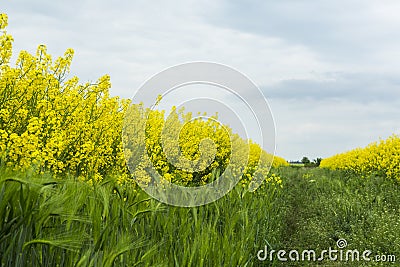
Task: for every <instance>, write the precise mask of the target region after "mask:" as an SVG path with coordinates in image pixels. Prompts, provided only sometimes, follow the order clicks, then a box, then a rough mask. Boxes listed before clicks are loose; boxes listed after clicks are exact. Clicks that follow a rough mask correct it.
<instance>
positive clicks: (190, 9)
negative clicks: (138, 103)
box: [2, 0, 400, 159]
mask: <svg viewBox="0 0 400 267" xmlns="http://www.w3.org/2000/svg"><path fill="white" fill-rule="evenodd" d="M232 3H235V4H232ZM346 3H347V4H346V5H343V3H339V2H332V1H331V2H328V1H323V2H318V3H316V2H315V1H301V2H300V1H279V2H261V1H250V2H246V3H238V2H230V1H229V2H228V1H201V2H199V1H194V0H190V1H127V0H118V1H99V0H83V1H78V0H73V1H68V2H65V1H64V2H61V1H57V2H56V1H50V0H40V1H34V2H29V1H27V0H25V1H24V0H15V1H7V2H5V3H2V6H3V12H6V13H8V15H9V22H10V25H9V29H8V30H9V32H10V33H11V34H13V36H14V38H15V48H16V50H21V49H27V50H28V51H30V52H34V51H35V49H36V47H37V45H39V44H42V43H44V44H46V45H47V46H48V49H49V52H50V53H51V54H52V55H53V56H57V55H62V54H63V52H64V51H65V49H66V48H69V47H72V48H74V49H75V51H76V54H75V58H74V62H73V66H72V73H73V74H76V75H77V76H78V77H80V78H81V80H83V81H87V80H96V79H97V78H98V77H100V76H101V75H103V74H106V73H108V74H110V75H111V79H112V83H113V88H112V90H111V91H112V93H113V94H114V95H120V96H122V97H131V96H132V94H133V93H134V91H135V90H136V89H137V88H138V87H139V86H140V85H141V84H142V83H143V82H144V81H145V80H146V79H148V78H150V77H151V76H153V75H154V74H156V73H157V72H159V71H161V70H163V69H165V68H167V67H169V66H172V65H176V64H178V63H183V62H188V61H197V60H201V61H213V62H219V63H223V64H227V65H230V66H232V67H234V68H236V69H238V70H240V71H242V72H243V73H244V74H246V75H248V76H249V77H250V78H251V79H252V80H254V82H255V83H256V84H259V85H260V86H261V87H263V88H264V89H265V88H266V90H267V91H265V93H266V95H267V96H268V93H271V95H272V96H273V97H274V98H272V99H270V103H271V107H272V111H273V113H274V115H275V118H276V123H277V126H278V132H277V133H278V136H277V138H278V139H277V140H278V144H277V146H278V153H279V154H281V155H283V156H286V157H288V158H289V159H297V158H301V157H302V156H303V155H306V156H310V157H317V156H327V155H329V154H332V153H336V152H340V151H341V150H343V149H349V148H351V147H354V146H358V145H365V144H366V143H367V141H372V140H374V139H376V138H378V137H379V136H382V137H385V136H387V135H389V134H390V133H391V132H393V131H395V130H398V126H397V125H398V124H397V123H396V118H398V116H399V114H400V112H399V109H398V108H397V107H398V106H399V105H398V104H399V103H398V101H395V99H390V101H389V100H388V98H385V97H380V96H382V95H383V96H389V98H390V96H393V97H392V98H396V97H397V96H398V94H395V92H396V90H397V91H398V86H399V82H397V81H396V80H395V79H393V77H398V75H399V74H400V73H399V70H400V52H399V49H398V47H400V38H399V35H398V28H399V25H400V17H399V16H398V14H397V11H398V10H399V7H400V4H399V3H398V1H394V0H393V1H388V0H385V1H380V2H376V1H362V2H361V1H348V2H346ZM335 73H336V74H339V75H336V74H335ZM343 77H344V78H343ZM371 77H377V78H379V79H380V80H379V82H374V81H372V82H371ZM341 78H343V79H344V80H340V79H341ZM287 80H292V81H306V83H296V82H294V83H291V85H290V86H292V87H293V86H299V89H297V88H295V90H293V88H291V89H292V91H290V92H291V93H289V95H288V93H286V95H285V94H280V96H279V94H277V92H276V91H275V92H274V91H273V89H274V86H275V87H277V88H278V89H286V90H287V89H288V85H287V84H285V82H284V81H287ZM327 84H328V85H329V88H330V89H329V90H326V88H324V85H327ZM309 86H310V87H309ZM362 87H365V88H367V89H364V88H362ZM332 90H334V91H333V92H334V93H332ZM349 90H350V91H349ZM296 92H300V94H296ZM336 93H338V96H339V97H340V98H342V99H341V100H340V99H336V100H335V101H336V102H335V101H333V100H332V99H328V100H327V98H331V97H332V96H334V95H335V94H336ZM290 94H291V95H290ZM313 94H314V95H317V97H313V98H311V99H309V98H307V97H303V96H304V95H313ZM357 94H358V95H360V99H362V100H360V99H357ZM367 94H369V95H367ZM374 96H376V97H375V99H377V101H369V102H371V103H369V104H368V105H363V104H360V101H363V100H364V99H374ZM296 99H297V101H296ZM329 101H330V102H329ZM332 101H333V102H332ZM372 125H374V126H376V127H372ZM396 127H397V128H396Z"/></svg>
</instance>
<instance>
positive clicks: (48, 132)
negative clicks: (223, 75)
mask: <svg viewBox="0 0 400 267" xmlns="http://www.w3.org/2000/svg"><path fill="white" fill-rule="evenodd" d="M6 26H7V16H6V15H4V14H1V15H0V27H1V28H0V29H1V30H2V32H3V34H2V36H1V37H0V42H1V52H0V163H1V164H2V165H4V164H5V165H7V166H10V167H13V168H15V169H26V168H31V167H32V166H35V167H36V168H37V170H38V171H45V170H50V171H52V172H53V173H56V174H59V175H64V174H71V175H74V176H76V177H78V179H79V180H86V181H89V182H91V183H93V182H97V181H100V180H102V178H103V177H104V176H105V175H108V174H113V173H114V174H118V175H120V177H121V181H126V180H128V179H130V178H131V174H129V172H128V170H127V164H126V161H128V163H129V164H130V166H132V165H133V166H135V170H134V172H133V173H132V175H134V176H136V177H141V179H143V180H146V179H148V178H149V173H148V167H149V166H148V162H151V165H152V166H154V167H155V169H156V170H157V172H158V173H159V174H160V175H161V176H162V177H164V179H166V180H168V181H171V182H174V183H177V184H181V185H188V186H190V185H202V184H205V183H208V182H210V181H211V180H212V179H213V177H215V176H216V175H217V174H218V173H221V172H223V171H224V169H225V168H226V166H227V165H228V164H231V162H230V160H231V158H230V157H231V154H232V147H233V145H232V144H240V145H239V146H237V145H235V147H241V149H243V155H244V156H247V155H248V153H245V152H246V151H247V152H248V151H250V156H249V160H248V165H247V167H246V169H245V171H244V173H245V174H244V175H243V177H244V180H251V177H252V176H253V175H254V174H255V173H256V172H257V171H258V172H263V171H265V170H267V169H268V168H267V167H268V166H269V165H271V164H272V165H273V166H274V167H277V166H279V165H286V164H287V163H286V161H285V160H284V159H282V158H279V157H275V159H274V158H273V156H272V155H270V154H268V153H266V152H265V151H263V150H262V149H261V148H260V147H259V146H258V145H257V144H254V143H252V142H250V145H248V143H247V141H244V140H243V139H241V138H240V137H239V136H238V135H235V134H232V130H231V129H230V128H229V127H227V126H225V125H220V124H219V123H218V122H217V121H216V117H211V118H209V119H208V120H203V119H201V118H193V116H192V114H191V113H185V112H184V110H179V111H177V110H176V109H173V110H172V112H171V115H170V116H168V118H165V112H164V111H158V110H151V109H149V108H147V109H145V108H144V107H143V105H142V104H131V102H130V101H129V100H126V99H120V98H118V97H111V96H110V94H109V88H110V87H111V83H110V77H109V76H107V75H106V76H103V77H101V78H100V79H98V81H96V82H94V83H84V84H81V83H79V80H78V78H77V77H72V78H70V79H67V78H66V77H67V74H68V73H69V68H70V65H71V61H72V57H73V54H74V51H73V50H72V49H68V50H67V51H66V52H65V54H64V56H62V57H59V58H57V59H56V60H52V57H51V56H50V55H49V54H48V53H47V51H46V47H45V46H44V45H41V46H39V47H38V49H37V51H36V54H35V55H32V54H30V53H28V52H26V51H22V52H21V53H20V54H19V57H18V59H17V61H16V65H15V67H11V66H10V63H9V61H10V58H11V55H12V41H13V39H12V37H11V36H10V35H8V34H7V33H6V31H5V27H6ZM126 118H129V123H126ZM132 118H133V119H132ZM123 129H125V133H126V134H127V135H128V136H130V138H128V139H127V138H125V137H126V136H125V137H124V136H123V135H122V132H123ZM132 136H133V138H132ZM124 142H125V143H124ZM127 142H128V143H129V144H127ZM123 144H124V145H125V147H126V146H128V147H130V148H134V149H131V151H126V150H125V151H124V146H123ZM146 157H147V158H149V159H150V161H144V160H143V159H144V158H146ZM272 161H273V163H272ZM146 162H147V163H146ZM258 163H260V164H258ZM146 164H147V165H146ZM237 171H241V170H237ZM272 180H273V181H274V182H278V180H277V179H276V178H273V179H272ZM272 180H271V181H272Z"/></svg>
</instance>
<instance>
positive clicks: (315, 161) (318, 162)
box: [313, 158, 322, 167]
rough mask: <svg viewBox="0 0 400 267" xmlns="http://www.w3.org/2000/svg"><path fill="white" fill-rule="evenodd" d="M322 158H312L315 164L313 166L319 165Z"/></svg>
mask: <svg viewBox="0 0 400 267" xmlns="http://www.w3.org/2000/svg"><path fill="white" fill-rule="evenodd" d="M321 161H322V158H316V159H314V160H313V163H314V165H315V167H319V165H320V164H321Z"/></svg>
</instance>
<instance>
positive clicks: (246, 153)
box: [123, 105, 288, 186]
mask: <svg viewBox="0 0 400 267" xmlns="http://www.w3.org/2000/svg"><path fill="white" fill-rule="evenodd" d="M204 115H206V114H203V115H200V114H198V116H197V117H193V115H192V113H185V112H184V109H181V110H176V108H175V107H173V108H172V111H171V113H170V114H169V115H168V117H167V118H166V119H165V112H164V111H158V110H151V109H149V108H147V109H144V108H143V106H142V105H131V106H130V107H129V108H128V110H127V113H126V119H125V123H124V131H123V143H124V147H125V149H126V150H125V155H126V158H127V161H128V164H129V166H130V167H131V170H132V172H133V175H134V176H135V177H136V178H137V179H138V180H139V183H140V184H143V185H146V184H148V183H150V182H151V180H152V178H151V173H150V172H148V171H147V170H148V169H149V168H151V167H154V168H155V170H156V171H157V172H158V174H160V176H161V177H163V179H165V180H167V181H169V182H172V183H175V184H179V185H183V186H198V185H204V184H207V183H210V182H212V181H214V180H215V179H216V178H218V177H219V175H221V174H222V173H223V172H224V171H225V170H226V168H228V166H229V170H230V171H231V172H232V174H233V175H237V174H242V176H241V177H242V179H241V182H242V184H243V185H248V184H249V183H250V181H251V180H252V179H253V177H254V176H255V175H262V177H268V171H269V167H270V166H272V167H278V166H282V165H287V164H288V163H287V162H286V161H285V160H284V159H283V158H280V157H274V156H273V155H271V154H268V153H267V152H265V151H264V150H262V149H261V147H260V146H259V145H258V144H255V143H253V142H252V141H251V140H250V141H249V142H247V141H245V140H243V139H242V138H240V136H239V135H237V134H233V133H232V129H231V128H229V127H228V126H227V125H222V124H220V123H219V122H218V120H217V117H216V116H211V117H208V118H207V119H204ZM233 154H236V156H234V155H233ZM237 155H240V156H237ZM266 180H268V179H266ZM268 181H269V182H272V181H273V182H277V184H281V182H278V180H277V178H276V177H273V178H272V179H270V180H268Z"/></svg>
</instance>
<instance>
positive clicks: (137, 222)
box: [0, 167, 400, 266]
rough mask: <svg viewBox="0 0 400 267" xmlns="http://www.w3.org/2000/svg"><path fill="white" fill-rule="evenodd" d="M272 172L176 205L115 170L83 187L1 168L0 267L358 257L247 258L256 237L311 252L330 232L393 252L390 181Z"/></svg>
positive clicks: (356, 245) (396, 218)
mask: <svg viewBox="0 0 400 267" xmlns="http://www.w3.org/2000/svg"><path fill="white" fill-rule="evenodd" d="M275 171H276V172H277V173H278V174H279V175H281V177H282V178H283V179H284V181H285V184H284V189H282V190H275V189H274V188H273V187H272V186H271V187H263V188H261V189H259V190H257V191H256V193H245V192H244V191H243V190H242V189H241V188H235V189H234V190H233V191H231V192H230V193H228V194H227V195H226V196H225V197H223V198H221V199H219V200H218V201H216V202H214V203H212V204H209V205H206V206H201V207H197V208H180V207H172V206H168V205H165V204H161V203H159V202H157V201H156V200H153V199H151V198H149V197H148V196H147V194H145V193H144V192H143V191H140V190H137V189H136V188H134V187H133V186H131V185H118V184H117V183H116V178H115V177H108V178H107V179H106V180H105V181H103V182H102V183H101V184H98V185H95V186H89V185H88V184H85V183H82V182H79V181H76V180H75V179H74V178H73V177H70V178H66V179H64V180H63V181H60V180H55V179H54V178H53V177H52V176H51V175H50V174H45V175H36V174H34V173H32V172H26V173H17V172H11V171H7V170H4V169H2V170H1V172H0V262H1V266H317V265H318V263H319V264H320V265H321V266H342V265H349V266H360V263H359V262H358V263H351V262H350V263H344V262H308V263H307V262H286V263H280V262H279V261H277V260H276V258H275V260H274V261H272V262H270V261H264V262H262V261H259V260H258V259H257V252H258V251H259V250H260V249H263V248H264V246H266V245H267V246H268V249H275V250H279V249H284V250H287V251H289V250H291V249H297V250H299V251H301V250H304V249H314V250H316V251H319V250H322V249H328V248H329V247H333V248H335V247H336V241H337V240H338V239H339V238H344V239H346V240H347V242H348V248H349V249H358V250H364V249H369V250H371V251H372V252H373V255H375V254H390V255H392V254H393V255H396V256H398V257H399V260H400V245H399V244H400V213H399V203H400V194H399V193H400V192H399V191H400V189H399V185H398V184H397V183H396V182H394V181H392V180H388V179H385V178H382V177H379V176H371V177H368V178H366V179H362V178H360V177H358V176H356V175H353V174H351V173H345V172H338V171H329V170H324V169H319V168H314V169H310V168H291V167H286V168H282V169H279V170H275ZM363 264H364V265H362V266H380V265H379V264H377V263H376V262H370V263H368V264H367V263H365V262H364V263H363ZM392 265H393V264H392Z"/></svg>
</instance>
